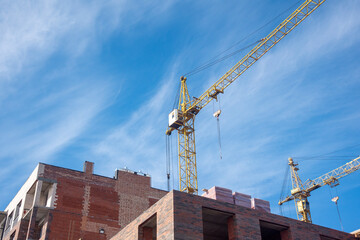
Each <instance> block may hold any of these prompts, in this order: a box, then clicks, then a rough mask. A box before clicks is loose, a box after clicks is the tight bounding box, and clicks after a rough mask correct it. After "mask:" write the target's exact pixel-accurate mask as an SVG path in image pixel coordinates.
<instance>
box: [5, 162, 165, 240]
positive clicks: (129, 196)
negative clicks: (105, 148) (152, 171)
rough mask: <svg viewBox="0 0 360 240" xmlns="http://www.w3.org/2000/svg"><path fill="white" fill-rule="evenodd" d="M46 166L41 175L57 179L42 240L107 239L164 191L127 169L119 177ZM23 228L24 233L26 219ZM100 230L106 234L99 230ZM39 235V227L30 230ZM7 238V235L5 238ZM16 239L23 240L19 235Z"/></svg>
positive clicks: (147, 178) (147, 179) (18, 227)
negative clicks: (51, 206)
mask: <svg viewBox="0 0 360 240" xmlns="http://www.w3.org/2000/svg"><path fill="white" fill-rule="evenodd" d="M85 169H86V170H87V171H86V172H80V171H74V170H70V169H65V168H60V167H55V166H51V165H45V168H44V173H43V174H41V176H39V177H42V178H45V179H50V180H52V181H54V182H56V184H57V187H56V196H55V209H53V210H50V212H49V214H48V216H47V219H46V221H45V224H44V226H45V227H44V228H43V233H42V236H38V237H39V238H40V239H41V240H45V239H57V240H62V239H64V240H65V239H66V240H67V239H76V240H77V239H85V240H92V239H94V240H102V239H104V240H105V239H110V238H111V237H112V236H113V235H115V234H116V233H117V232H119V230H121V228H122V227H124V226H126V225H127V224H128V223H130V222H131V221H132V220H133V219H135V218H136V217H137V216H138V215H139V214H141V213H142V212H143V211H145V210H146V209H147V208H148V207H149V206H150V205H151V204H154V202H156V201H157V200H158V199H160V198H161V197H162V196H164V195H165V194H166V191H162V190H159V189H154V188H151V185H150V184H151V183H150V177H146V176H141V175H135V174H134V173H130V172H122V171H119V172H118V176H117V177H118V178H117V179H115V178H108V177H103V176H99V175H94V174H92V166H85ZM22 226H23V229H22V231H19V230H20V224H19V226H16V227H14V228H13V230H12V231H11V232H13V231H15V230H16V232H17V233H18V232H20V233H21V232H25V235H26V232H27V230H28V229H27V227H28V222H27V223H24V224H23V225H22ZM100 229H103V230H104V231H105V234H101V233H99V230H100ZM33 230H34V231H36V234H38V235H39V232H40V229H39V228H35V229H33ZM8 237H10V234H7V236H6V237H5V238H4V239H5V240H7V239H8ZM15 239H25V237H24V236H19V238H17V237H16V238H15Z"/></svg>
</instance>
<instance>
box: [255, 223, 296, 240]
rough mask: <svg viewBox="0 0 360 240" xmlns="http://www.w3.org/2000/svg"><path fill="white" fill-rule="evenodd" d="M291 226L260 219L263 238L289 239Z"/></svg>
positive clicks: (265, 239)
mask: <svg viewBox="0 0 360 240" xmlns="http://www.w3.org/2000/svg"><path fill="white" fill-rule="evenodd" d="M288 229H289V227H287V226H283V225H279V224H275V223H270V222H265V221H260V231H261V239H262V240H284V239H288V234H289V232H288Z"/></svg>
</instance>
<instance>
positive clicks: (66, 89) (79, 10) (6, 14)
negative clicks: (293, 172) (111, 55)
mask: <svg viewBox="0 0 360 240" xmlns="http://www.w3.org/2000/svg"><path fill="white" fill-rule="evenodd" d="M172 3H173V1H168V2H167V3H166V4H161V5H158V4H156V2H151V3H150V2H149V3H144V5H143V7H142V8H140V9H139V8H137V7H136V6H137V4H139V2H137V3H136V4H135V2H133V1H108V2H98V1H86V2H84V1H37V2H32V3H29V2H27V1H16V2H8V1H7V2H6V1H1V5H2V7H1V9H0V29H1V32H2V37H1V38H0V52H1V55H0V108H1V110H2V111H1V113H0V117H1V122H0V131H1V132H2V134H1V136H0V142H1V144H2V148H1V150H0V161H1V163H2V164H4V163H5V162H6V163H7V167H6V168H2V169H1V170H0V172H1V179H0V182H1V183H2V184H0V186H1V188H2V189H5V190H6V191H4V193H5V192H7V193H8V192H9V191H16V190H17V188H16V187H14V184H15V185H16V186H20V185H21V183H22V182H23V181H24V180H25V179H26V176H27V174H26V172H28V173H29V172H30V171H31V169H32V168H34V166H35V165H36V164H37V163H38V162H39V161H45V162H52V161H53V159H54V158H56V155H57V154H58V153H59V152H61V151H62V150H63V149H65V148H66V147H68V146H69V145H70V144H71V143H73V142H74V141H75V140H76V139H77V138H79V136H81V135H82V134H83V133H84V132H86V131H89V128H91V126H92V124H93V121H94V119H96V118H97V117H98V115H99V113H100V112H102V111H103V110H104V109H106V108H107V107H108V106H109V105H111V104H113V101H114V98H115V97H116V95H117V94H119V89H121V88H120V87H121V81H122V80H119V81H113V76H111V75H106V74H101V75H100V74H99V73H98V72H99V71H96V69H95V71H86V72H85V71H84V70H83V69H84V67H83V65H85V64H87V65H90V66H92V65H99V64H98V63H97V59H96V54H97V53H98V52H99V50H100V49H101V46H102V43H103V42H104V41H106V40H107V38H108V37H109V36H111V35H112V34H114V33H121V32H126V31H128V30H129V29H130V28H131V26H135V25H136V24H139V23H141V22H142V21H156V19H155V18H154V17H153V16H155V15H157V14H159V13H162V12H164V11H166V9H167V8H168V7H171V5H172ZM149 19H150V20H149ZM89 56H92V57H91V58H89ZM100 63H101V62H100ZM84 72H85V73H84ZM64 161H65V160H64ZM20 166H21V169H22V172H23V173H24V174H22V175H21V176H18V175H15V174H14V172H16V171H17V170H18V169H19V167H20ZM6 180H7V181H6ZM9 181H11V182H12V183H13V184H8V182H9ZM7 190H9V191H7ZM10 198H11V196H10V195H9V196H6V197H3V196H2V197H1V202H0V204H4V203H6V201H7V200H8V199H10Z"/></svg>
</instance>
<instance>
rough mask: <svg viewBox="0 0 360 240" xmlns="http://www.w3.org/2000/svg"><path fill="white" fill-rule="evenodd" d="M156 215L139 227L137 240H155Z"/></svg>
mask: <svg viewBox="0 0 360 240" xmlns="http://www.w3.org/2000/svg"><path fill="white" fill-rule="evenodd" d="M156 229H157V227H156V213H155V214H154V215H152V216H151V217H150V218H149V219H148V220H146V221H145V222H144V223H143V224H141V225H140V226H139V240H156Z"/></svg>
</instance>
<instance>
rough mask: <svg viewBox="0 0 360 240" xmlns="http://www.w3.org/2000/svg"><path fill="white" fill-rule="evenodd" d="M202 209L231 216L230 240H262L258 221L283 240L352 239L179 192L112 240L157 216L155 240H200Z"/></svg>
mask: <svg viewBox="0 0 360 240" xmlns="http://www.w3.org/2000/svg"><path fill="white" fill-rule="evenodd" d="M203 208H210V209H216V210H219V211H222V212H226V213H231V214H233V215H232V217H231V218H229V220H228V232H229V239H231V240H240V239H242V240H261V229H260V221H262V222H268V223H273V224H276V225H281V226H284V227H285V228H287V229H286V230H283V231H282V232H281V238H282V240H309V239H311V240H321V238H320V236H326V237H331V238H334V239H338V240H354V239H355V237H354V236H353V235H351V234H348V233H344V232H340V231H337V230H334V229H329V228H325V227H321V226H318V225H315V224H309V223H304V222H300V221H297V220H294V219H290V218H286V217H282V216H279V215H275V214H271V213H266V212H263V211H258V210H255V209H249V208H246V207H242V206H237V205H234V204H230V203H225V202H220V201H216V200H213V199H208V198H204V197H200V196H193V195H189V194H186V193H181V192H178V191H172V192H170V193H168V194H167V195H166V196H165V197H164V198H162V199H161V200H160V201H158V202H157V203H156V204H154V205H153V206H152V207H150V208H149V209H148V210H146V211H145V212H144V213H143V214H141V215H140V216H139V217H137V218H136V219H135V220H134V221H133V222H131V223H130V224H129V225H128V226H126V227H125V228H124V229H123V230H121V231H120V232H119V233H118V234H116V235H115V236H114V237H113V238H111V239H112V240H128V239H138V228H139V226H140V225H141V224H143V223H144V222H146V220H147V219H149V217H151V216H152V215H154V214H156V216H157V226H156V228H157V236H158V239H161V240H165V239H166V240H172V239H176V240H182V239H187V240H191V239H203V224H202V211H203Z"/></svg>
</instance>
